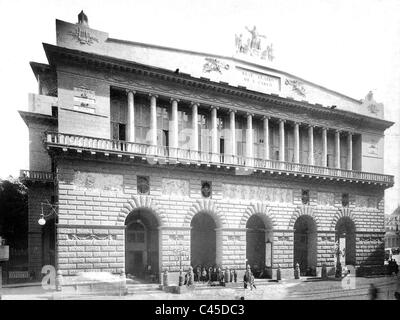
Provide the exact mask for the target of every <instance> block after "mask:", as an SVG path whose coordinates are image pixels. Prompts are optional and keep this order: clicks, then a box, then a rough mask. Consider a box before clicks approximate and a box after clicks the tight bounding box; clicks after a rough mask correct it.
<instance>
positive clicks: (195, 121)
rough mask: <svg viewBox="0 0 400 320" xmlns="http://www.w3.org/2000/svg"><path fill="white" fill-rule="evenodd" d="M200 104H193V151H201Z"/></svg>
mask: <svg viewBox="0 0 400 320" xmlns="http://www.w3.org/2000/svg"><path fill="white" fill-rule="evenodd" d="M198 106H199V105H198V104H197V103H193V102H192V137H191V139H192V150H193V151H199V125H198V123H199V117H198Z"/></svg>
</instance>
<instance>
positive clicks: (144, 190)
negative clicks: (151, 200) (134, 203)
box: [137, 176, 150, 194]
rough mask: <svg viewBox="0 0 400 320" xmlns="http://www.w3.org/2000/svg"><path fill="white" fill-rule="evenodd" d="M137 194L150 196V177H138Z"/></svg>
mask: <svg viewBox="0 0 400 320" xmlns="http://www.w3.org/2000/svg"><path fill="white" fill-rule="evenodd" d="M137 192H138V194H150V178H149V177H145V176H137Z"/></svg>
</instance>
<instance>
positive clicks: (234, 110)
mask: <svg viewBox="0 0 400 320" xmlns="http://www.w3.org/2000/svg"><path fill="white" fill-rule="evenodd" d="M228 111H229V113H237V110H236V109H232V108H229V109H228Z"/></svg>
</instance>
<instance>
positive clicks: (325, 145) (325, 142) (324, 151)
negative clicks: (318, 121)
mask: <svg viewBox="0 0 400 320" xmlns="http://www.w3.org/2000/svg"><path fill="white" fill-rule="evenodd" d="M322 166H323V167H327V166H328V130H327V129H326V128H322Z"/></svg>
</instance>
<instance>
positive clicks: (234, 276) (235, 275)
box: [233, 269, 237, 283]
mask: <svg viewBox="0 0 400 320" xmlns="http://www.w3.org/2000/svg"><path fill="white" fill-rule="evenodd" d="M233 280H234V281H235V283H236V282H237V272H236V270H235V269H234V270H233Z"/></svg>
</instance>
